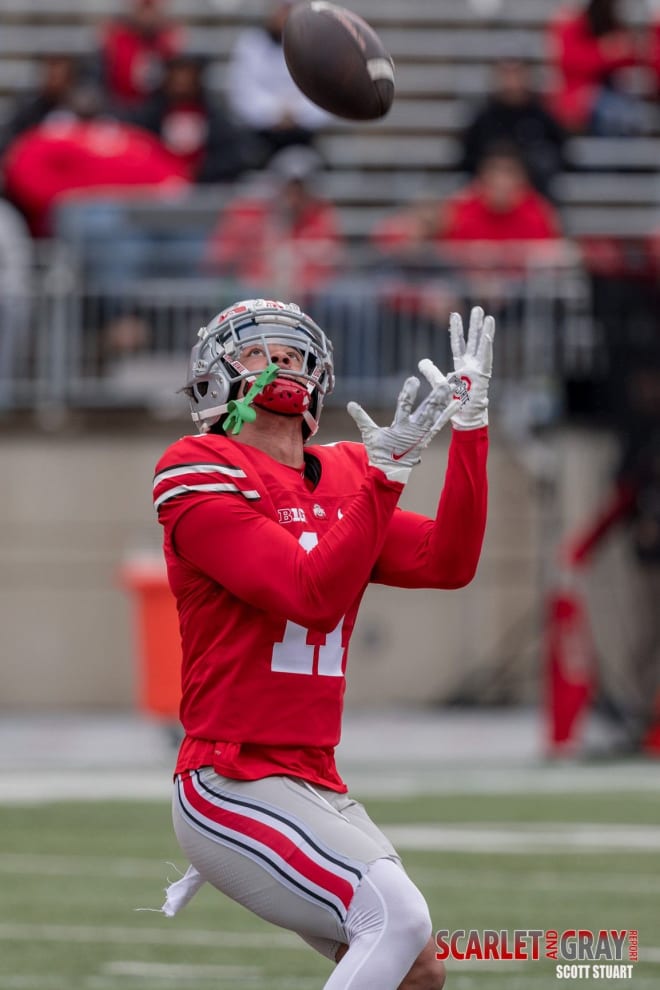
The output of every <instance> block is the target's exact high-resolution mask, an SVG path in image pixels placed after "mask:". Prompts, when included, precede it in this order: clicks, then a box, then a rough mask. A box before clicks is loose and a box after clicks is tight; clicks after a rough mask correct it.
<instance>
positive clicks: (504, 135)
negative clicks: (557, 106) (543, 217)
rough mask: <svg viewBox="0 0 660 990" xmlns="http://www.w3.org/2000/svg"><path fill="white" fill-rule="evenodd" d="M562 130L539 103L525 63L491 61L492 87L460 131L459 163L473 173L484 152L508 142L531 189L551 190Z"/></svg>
mask: <svg viewBox="0 0 660 990" xmlns="http://www.w3.org/2000/svg"><path fill="white" fill-rule="evenodd" d="M564 139H565V135H564V131H563V129H562V128H561V127H560V126H559V124H558V123H557V121H556V120H555V119H554V117H552V116H551V115H550V114H549V113H548V111H547V110H546V109H545V107H544V106H543V104H542V103H541V100H540V98H539V97H538V95H537V94H536V92H535V91H534V88H533V85H532V77H531V69H530V66H529V65H528V64H527V63H526V62H523V61H522V60H521V59H504V60H503V61H501V62H497V63H496V64H495V67H494V70H493V81H492V92H491V95H490V96H489V97H488V99H487V100H486V102H485V103H484V104H483V106H482V107H481V108H480V109H479V110H478V111H477V113H476V114H475V116H474V118H473V119H472V121H471V122H470V124H469V125H468V127H467V129H466V131H465V133H464V135H463V158H462V162H461V168H462V169H463V171H466V172H469V173H470V174H471V175H474V174H475V172H476V171H477V169H478V168H479V165H480V164H481V161H482V160H483V158H484V156H485V155H487V154H488V153H489V152H490V151H491V150H492V149H493V147H497V146H498V145H501V144H502V143H503V142H504V141H507V142H510V143H511V144H512V145H513V146H514V147H515V148H516V150H517V152H518V154H519V155H520V158H521V159H522V161H523V162H524V163H525V167H526V169H527V173H528V175H529V177H530V179H531V180H532V182H533V184H534V186H535V187H536V189H537V190H538V191H539V192H541V193H543V195H544V196H551V195H552V180H553V179H554V177H555V176H556V175H557V173H558V172H560V171H561V169H562V168H563V154H562V152H563V144H564Z"/></svg>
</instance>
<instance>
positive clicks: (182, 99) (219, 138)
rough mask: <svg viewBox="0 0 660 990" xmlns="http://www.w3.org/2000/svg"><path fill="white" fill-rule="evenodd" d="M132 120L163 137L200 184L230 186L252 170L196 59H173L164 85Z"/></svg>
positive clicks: (235, 130)
mask: <svg viewBox="0 0 660 990" xmlns="http://www.w3.org/2000/svg"><path fill="white" fill-rule="evenodd" d="M130 120H131V121H132V122H133V123H135V124H138V125H139V126H141V127H144V128H145V129H146V130H149V131H151V132H152V133H153V134H155V135H157V137H159V138H160V140H161V141H162V143H163V144H164V145H165V147H166V148H168V149H169V151H171V152H172V153H173V154H175V155H177V157H179V158H181V159H182V160H183V161H184V162H185V163H186V164H187V165H188V167H189V169H190V175H191V178H192V179H193V181H195V182H228V181H231V180H232V179H235V178H236V177H237V176H238V175H239V174H240V173H241V172H242V171H243V170H244V169H245V167H246V161H247V152H246V146H245V139H244V137H243V135H242V134H241V132H240V131H239V130H238V128H237V127H236V126H235V125H234V124H233V123H232V121H231V120H230V118H229V116H228V114H226V113H225V112H224V110H223V109H221V108H220V107H219V106H214V104H213V100H212V97H211V96H210V95H209V94H208V93H207V91H206V88H205V86H204V79H203V65H202V63H201V62H200V61H199V59H196V58H194V57H192V56H189V55H179V56H176V57H174V58H172V59H170V61H169V62H168V63H167V65H166V69H165V79H164V81H163V85H162V86H161V87H160V89H159V90H158V92H157V93H155V94H154V95H153V96H152V97H151V98H150V99H149V100H148V101H147V102H146V103H145V104H144V106H142V107H141V108H140V109H139V110H136V111H135V112H134V113H132V114H131V115H130Z"/></svg>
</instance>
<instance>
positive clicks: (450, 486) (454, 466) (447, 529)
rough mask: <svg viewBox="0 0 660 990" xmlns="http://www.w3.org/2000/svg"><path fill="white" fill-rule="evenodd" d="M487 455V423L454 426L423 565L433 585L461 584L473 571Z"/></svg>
mask: <svg viewBox="0 0 660 990" xmlns="http://www.w3.org/2000/svg"><path fill="white" fill-rule="evenodd" d="M487 456H488V428H487V427H482V428H480V429H477V430H470V431H466V432H463V431H457V430H455V431H453V435H452V443H451V446H450V448H449V461H448V465H447V474H446V478H445V485H444V487H443V490H442V494H441V496H440V501H439V504H438V511H437V514H436V518H435V521H434V525H433V528H432V530H431V538H430V540H429V546H428V552H427V566H428V568H429V570H430V572H431V577H432V578H433V580H434V582H435V586H437V587H443V588H446V587H456V588H461V587H463V586H464V585H466V584H469V582H470V581H471V580H472V578H473V577H474V575H475V573H476V570H477V565H478V563H479V558H480V556H481V548H482V545H483V540H484V533H485V531H486V516H487V511H488V475H487V472H486V460H487Z"/></svg>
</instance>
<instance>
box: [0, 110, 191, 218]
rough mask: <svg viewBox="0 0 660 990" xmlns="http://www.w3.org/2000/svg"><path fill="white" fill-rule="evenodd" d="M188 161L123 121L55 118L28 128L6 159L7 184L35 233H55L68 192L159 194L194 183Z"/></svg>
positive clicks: (152, 137)
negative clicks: (57, 208) (55, 211)
mask: <svg viewBox="0 0 660 990" xmlns="http://www.w3.org/2000/svg"><path fill="white" fill-rule="evenodd" d="M187 175H188V172H187V168H186V165H185V163H184V162H182V160H181V159H180V158H178V157H177V156H176V155H173V154H172V153H171V152H170V151H168V150H167V148H165V147H164V146H163V145H162V144H161V143H160V141H159V140H158V139H157V138H156V137H154V135H153V134H149V133H148V132H147V131H143V130H142V128H140V127H133V126H132V125H131V124H124V123H122V122H120V121H118V120H106V119H98V120H87V121H80V120H71V121H68V120H66V121H50V122H46V123H43V124H40V125H39V126H38V127H33V128H31V130H29V131H26V132H25V133H24V134H21V136H20V137H19V138H18V139H17V140H16V141H15V142H14V143H13V144H12V146H11V148H10V149H9V151H8V152H7V155H6V158H5V184H6V186H7V190H8V191H9V193H10V194H11V196H12V198H13V199H14V200H15V201H16V203H18V205H19V206H20V208H21V209H22V210H23V212H24V213H25V215H26V217H27V218H28V222H29V223H30V227H31V229H32V231H33V233H34V234H36V235H39V236H44V235H47V234H49V233H51V210H52V207H53V206H54V204H55V203H57V202H59V200H60V198H61V197H62V196H64V195H66V194H67V193H71V192H76V193H79V194H80V195H83V194H89V195H102V194H103V192H105V193H110V194H111V193H112V192H118V191H119V192H121V193H122V195H124V194H126V193H128V192H130V191H131V189H133V190H135V191H136V192H139V194H140V195H141V196H144V197H147V196H153V195H155V194H156V193H157V192H158V188H157V187H161V189H162V190H165V189H168V188H169V189H174V188H178V187H180V186H185V185H187V184H188V178H187Z"/></svg>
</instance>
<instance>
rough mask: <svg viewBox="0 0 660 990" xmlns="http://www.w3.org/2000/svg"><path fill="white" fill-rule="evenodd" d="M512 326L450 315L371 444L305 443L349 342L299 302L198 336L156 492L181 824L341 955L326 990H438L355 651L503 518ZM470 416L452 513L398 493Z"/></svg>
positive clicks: (183, 886)
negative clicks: (384, 817)
mask: <svg viewBox="0 0 660 990" xmlns="http://www.w3.org/2000/svg"><path fill="white" fill-rule="evenodd" d="M494 329H495V327H494V322H493V320H492V318H491V317H484V313H483V310H481V309H479V308H475V309H474V310H473V311H472V314H471V317H470V325H469V331H468V335H467V341H466V340H465V338H464V333H463V325H462V321H461V318H460V316H458V315H457V314H453V315H452V317H451V322H450V334H451V344H452V352H453V358H454V371H453V374H452V375H451V376H450V378H449V379H447V378H445V376H444V375H443V374H442V373H441V372H440V371H439V370H438V369H437V368H436V367H435V365H434V364H433V363H432V362H431V361H430V360H428V359H425V360H423V361H421V362H420V364H419V368H420V371H421V373H422V374H423V375H424V377H425V378H426V379H427V381H428V383H429V385H430V392H429V393H428V395H427V396H426V398H424V399H423V401H421V402H420V403H419V404H417V405H416V399H417V391H418V388H419V380H418V379H417V378H408V379H407V380H406V382H405V383H404V385H403V388H402V391H401V394H400V396H399V399H398V403H397V407H396V412H395V415H394V421H393V423H392V425H391V426H388V427H379V426H377V425H376V423H374V422H373V420H372V419H371V418H370V417H369V416H368V415H367V413H366V412H365V411H364V410H363V409H362V408H361V407H360V406H359V405H357V404H356V403H354V402H351V403H349V406H348V411H349V413H350V414H351V416H352V417H353V419H354V420H355V422H356V424H357V426H358V429H359V431H360V433H361V436H362V443H357V442H352V443H338V444H331V445H329V446H322V445H318V446H317V445H310V446H306V442H307V441H308V440H309V439H310V438H311V437H312V436H313V434H314V433H315V432H316V429H317V426H318V421H319V417H320V415H321V411H322V408H323V402H324V399H325V397H326V396H327V395H329V393H330V392H331V391H332V388H333V382H334V376H333V363H332V346H331V344H330V341H329V340H328V339H327V337H326V335H325V333H324V332H323V330H321V328H320V327H318V326H317V325H316V324H315V323H314V322H313V320H311V319H310V317H309V316H307V315H306V314H305V313H303V312H301V310H300V309H299V308H298V306H296V305H294V304H291V303H282V302H276V301H268V300H263V299H251V300H246V301H243V302H240V303H237V304H236V305H234V306H231V307H230V308H229V309H226V310H224V311H223V312H221V313H220V314H219V315H218V316H216V317H215V318H214V319H213V320H211V322H210V323H209V324H208V326H206V327H204V328H202V330H200V332H199V339H198V342H197V343H196V345H195V346H194V347H193V350H192V355H191V363H190V374H189V378H188V382H187V386H186V389H185V391H186V392H187V394H188V396H189V399H190V407H191V412H192V418H193V420H194V422H195V423H196V424H197V426H198V428H199V430H200V433H199V435H198V436H189V437H184V438H183V439H181V440H178V441H177V442H176V443H174V444H173V445H172V446H171V447H169V449H168V450H167V451H166V452H165V454H164V456H163V457H162V459H161V460H160V462H159V464H158V466H157V468H156V476H155V479H154V504H155V507H156V510H157V512H158V517H159V520H160V522H161V524H162V526H163V528H164V552H165V558H166V561H167V569H168V576H169V582H170V585H171V588H172V590H173V592H174V595H175V596H176V600H177V607H178V612H179V620H180V628H181V640H182V649H183V668H182V689H183V695H182V701H181V721H182V724H183V727H184V730H185V738H184V740H183V742H182V745H181V749H180V752H179V757H178V761H177V764H176V771H175V783H174V797H173V818H174V828H175V831H176V835H177V838H178V841H179V844H180V846H181V848H182V850H183V852H184V853H185V854H186V856H187V857H188V859H189V861H190V863H191V866H190V868H189V870H188V871H187V873H186V874H185V876H184V877H183V878H182V879H181V880H179V881H177V882H176V883H174V884H172V885H171V886H170V887H169V888H168V892H167V900H166V902H165V905H164V907H163V910H164V912H165V913H166V914H168V915H172V914H175V913H176V911H177V910H179V909H180V907H181V906H182V905H183V904H185V903H186V902H187V901H188V900H189V899H190V897H191V896H192V895H193V894H194V893H195V891H196V890H197V889H198V887H199V886H200V885H201V884H202V883H204V882H208V883H211V884H212V885H213V886H214V887H216V888H217V889H218V890H220V891H222V892H223V893H224V894H226V895H227V896H229V897H231V898H233V899H234V900H236V901H238V902H239V903H240V904H243V905H244V906H245V907H247V908H248V909H249V910H251V911H253V912H254V913H255V914H257V915H259V916H260V917H261V918H265V919H267V920H268V921H271V922H273V923H274V924H276V925H279V926H282V927H284V928H289V929H291V930H293V931H295V932H297V933H298V934H299V935H301V936H302V938H303V939H305V940H306V941H307V942H309V943H310V944H311V945H312V946H313V947H314V948H315V949H317V950H318V951H319V952H322V953H324V954H325V955H327V956H328V957H329V958H330V959H332V960H334V961H336V962H337V965H336V967H335V969H334V970H333V972H332V975H331V976H330V978H329V980H328V981H327V983H326V984H325V988H326V990H340V988H348V987H350V988H351V990H376V988H377V990H395V988H397V987H402V988H405V990H413V988H415V990H438V988H440V987H441V986H442V984H443V981H444V972H443V969H442V964H441V963H440V962H437V961H436V959H435V951H434V944H433V940H432V938H431V919H430V917H429V912H428V908H427V906H426V903H425V901H424V898H423V896H422V895H421V893H420V892H419V890H418V889H417V888H416V887H415V885H414V884H413V883H412V882H411V880H410V879H409V877H408V876H407V874H406V873H405V871H404V869H403V868H402V866H401V862H400V860H399V857H398V855H397V853H396V851H395V849H394V848H393V847H392V845H391V844H390V842H389V841H388V839H387V838H386V837H385V836H384V835H383V833H382V832H381V831H380V830H379V829H378V828H377V826H376V825H375V824H374V823H373V822H372V821H371V820H370V818H369V817H368V815H367V813H366V811H365V810H364V808H363V807H362V805H360V804H359V803H358V802H357V801H354V800H353V799H352V798H351V797H350V796H349V794H348V793H347V787H346V785H345V783H344V782H343V780H342V779H341V777H340V775H339V773H338V771H337V768H336V766H335V760H334V750H335V746H336V745H337V743H338V741H339V737H340V731H341V717H342V704H343V697H344V688H345V680H344V674H345V670H346V660H347V653H348V645H349V640H350V636H351V631H352V629H353V626H354V623H355V619H356V614H357V611H358V606H359V604H360V599H361V598H362V595H363V593H364V590H365V588H366V586H367V584H368V583H369V582H370V581H373V582H378V583H380V584H386V585H392V586H396V587H402V588H422V587H425V588H458V587H461V586H463V585H465V584H467V583H468V582H469V581H470V580H471V579H472V577H473V575H474V572H475V569H476V566H477V562H478V560H479V554H480V550H481V544H482V538H483V534H484V528H485V520H486V495H487V483H486V453H487V446H488V436H487V434H488V430H487V423H488V397H487V396H488V384H489V378H490V373H491V363H492V341H493V335H494ZM450 420H451V423H452V441H451V444H450V448H449V458H448V465H447V471H446V476H445V481H444V486H443V489H442V493H441V495H440V501H439V505H438V509H437V514H436V516H435V518H434V519H431V518H426V517H424V516H421V515H417V514H415V513H412V512H406V511H402V510H401V509H398V508H397V503H398V501H399V498H400V496H401V493H402V491H403V487H404V485H405V484H406V482H407V480H408V478H409V476H410V473H411V470H412V468H413V467H414V466H415V464H417V463H418V461H419V459H420V455H421V452H422V450H423V449H424V448H425V447H426V446H427V445H428V444H429V443H430V441H431V439H432V438H433V437H434V436H435V434H436V433H437V432H438V431H439V430H440V429H441V428H442V427H443V426H445V425H446V424H447V423H448V422H449V421H450Z"/></svg>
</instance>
